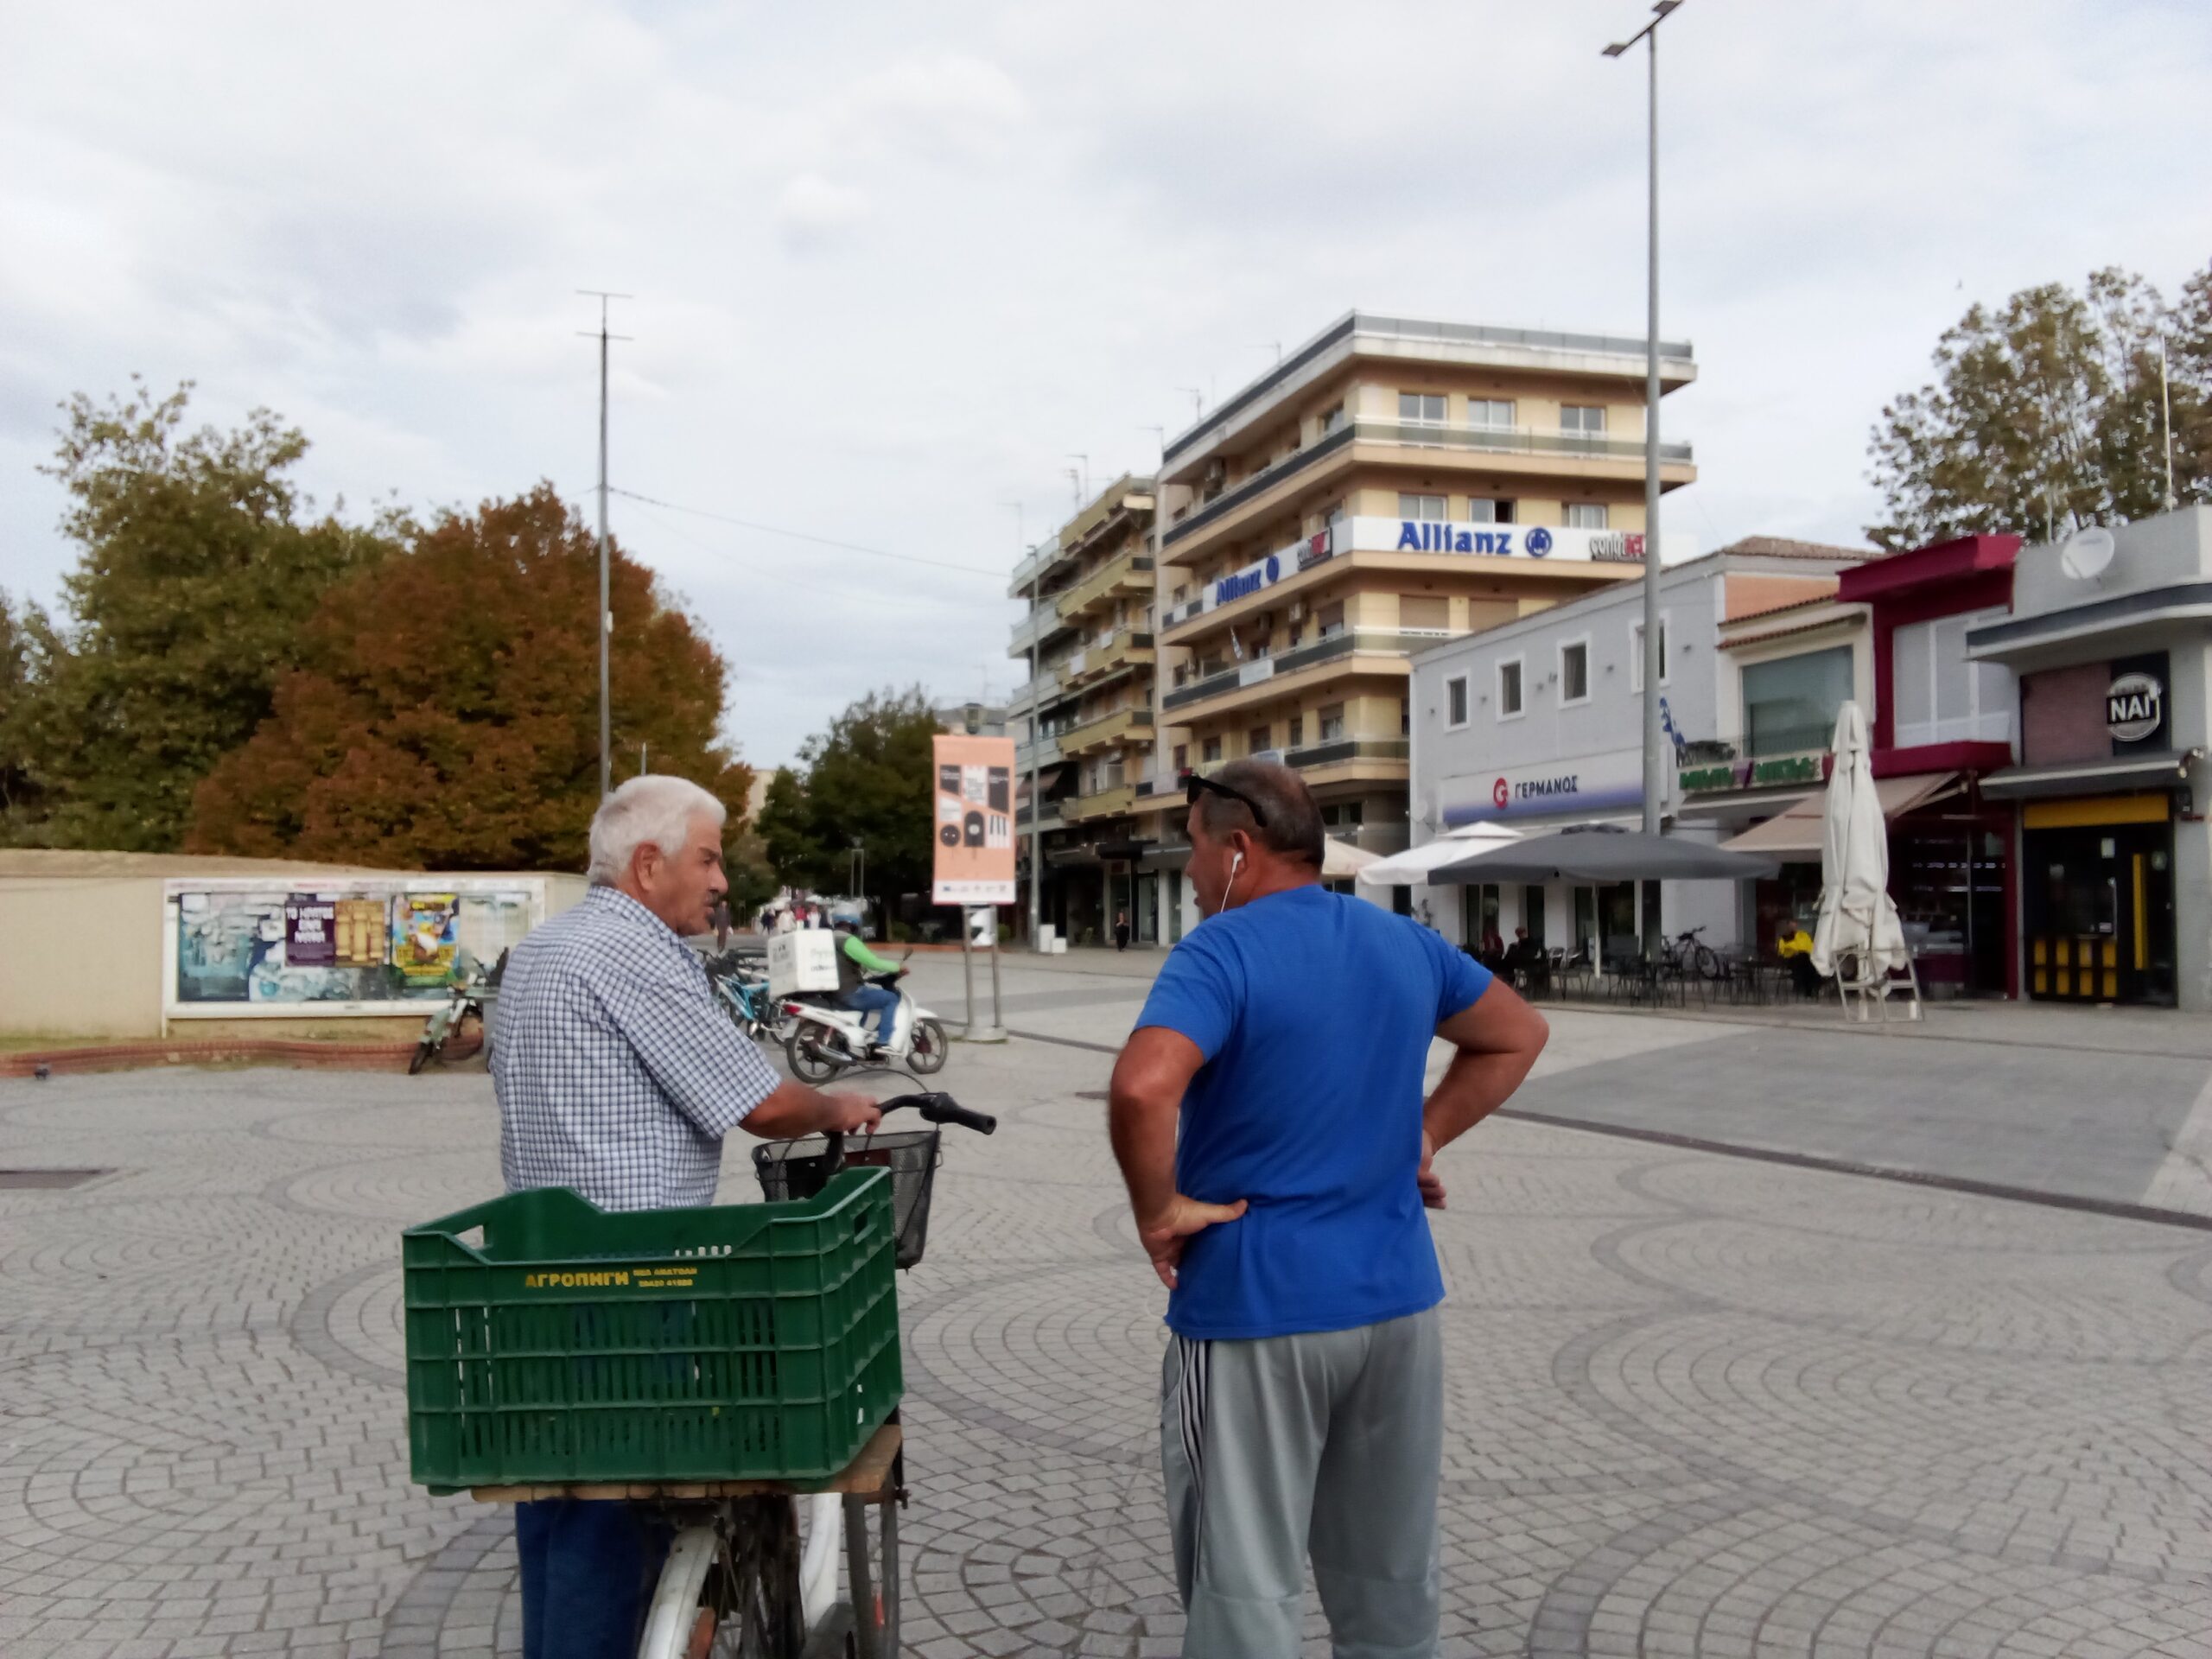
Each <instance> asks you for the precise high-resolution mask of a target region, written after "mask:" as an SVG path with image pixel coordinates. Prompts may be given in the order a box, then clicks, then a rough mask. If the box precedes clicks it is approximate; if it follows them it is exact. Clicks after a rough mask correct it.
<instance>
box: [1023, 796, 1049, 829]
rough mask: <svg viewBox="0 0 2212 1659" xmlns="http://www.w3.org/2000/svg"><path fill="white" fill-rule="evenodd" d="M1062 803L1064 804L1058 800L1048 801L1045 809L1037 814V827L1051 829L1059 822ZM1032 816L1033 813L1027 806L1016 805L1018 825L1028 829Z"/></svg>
mask: <svg viewBox="0 0 2212 1659" xmlns="http://www.w3.org/2000/svg"><path fill="white" fill-rule="evenodd" d="M1060 807H1061V803H1060V802H1058V801H1047V802H1046V803H1045V806H1044V810H1043V811H1041V812H1039V813H1038V814H1036V815H1035V817H1036V818H1037V827H1038V828H1039V829H1051V828H1052V825H1054V824H1056V823H1059V822H1060ZM1031 816H1032V815H1031V813H1030V810H1029V808H1028V807H1027V806H1026V805H1025V806H1019V807H1016V808H1015V809H1014V823H1015V825H1016V827H1018V828H1020V829H1027V828H1028V827H1029V821H1030V817H1031Z"/></svg>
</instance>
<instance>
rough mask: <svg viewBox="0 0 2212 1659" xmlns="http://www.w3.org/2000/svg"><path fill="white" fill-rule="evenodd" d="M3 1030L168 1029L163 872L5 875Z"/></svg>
mask: <svg viewBox="0 0 2212 1659" xmlns="http://www.w3.org/2000/svg"><path fill="white" fill-rule="evenodd" d="M0 1034H4V1035H6V1036H10V1037H46V1036H53V1037H113V1038H132V1037H158V1036H160V1035H161V1034H162V883H161V880H160V878H159V877H156V876H80V877H70V876H55V877H40V876H25V877H7V878H0Z"/></svg>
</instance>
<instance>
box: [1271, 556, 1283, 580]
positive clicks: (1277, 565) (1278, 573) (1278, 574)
mask: <svg viewBox="0 0 2212 1659" xmlns="http://www.w3.org/2000/svg"><path fill="white" fill-rule="evenodd" d="M1281 579H1282V561H1281V559H1279V558H1277V557H1276V556H1274V554H1272V553H1270V554H1268V582H1280V581H1281Z"/></svg>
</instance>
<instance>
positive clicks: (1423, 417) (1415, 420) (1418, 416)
mask: <svg viewBox="0 0 2212 1659" xmlns="http://www.w3.org/2000/svg"><path fill="white" fill-rule="evenodd" d="M1398 418H1399V419H1400V420H1401V421H1402V422H1404V423H1406V424H1408V425H1409V426H1441V425H1443V424H1444V394H1443V393H1442V392H1440V391H1402V392H1400V393H1399V394H1398Z"/></svg>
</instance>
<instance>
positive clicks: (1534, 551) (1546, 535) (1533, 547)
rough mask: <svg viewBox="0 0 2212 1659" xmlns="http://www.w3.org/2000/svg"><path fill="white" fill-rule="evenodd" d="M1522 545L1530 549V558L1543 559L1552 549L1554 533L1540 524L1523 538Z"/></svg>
mask: <svg viewBox="0 0 2212 1659" xmlns="http://www.w3.org/2000/svg"><path fill="white" fill-rule="evenodd" d="M1521 545H1522V546H1523V547H1525V548H1527V549H1528V550H1529V557H1530V558H1532V559H1541V558H1542V557H1543V556H1544V555H1545V554H1547V553H1548V552H1550V551H1551V550H1552V533H1551V531H1548V530H1546V529H1545V528H1544V527H1543V526H1542V525H1541V524H1538V525H1537V526H1536V527H1535V529H1534V530H1532V531H1529V533H1528V534H1527V535H1526V536H1524V537H1522V538H1521Z"/></svg>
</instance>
